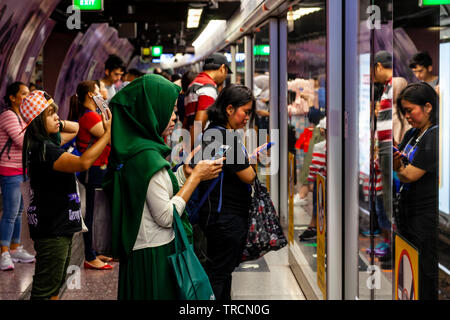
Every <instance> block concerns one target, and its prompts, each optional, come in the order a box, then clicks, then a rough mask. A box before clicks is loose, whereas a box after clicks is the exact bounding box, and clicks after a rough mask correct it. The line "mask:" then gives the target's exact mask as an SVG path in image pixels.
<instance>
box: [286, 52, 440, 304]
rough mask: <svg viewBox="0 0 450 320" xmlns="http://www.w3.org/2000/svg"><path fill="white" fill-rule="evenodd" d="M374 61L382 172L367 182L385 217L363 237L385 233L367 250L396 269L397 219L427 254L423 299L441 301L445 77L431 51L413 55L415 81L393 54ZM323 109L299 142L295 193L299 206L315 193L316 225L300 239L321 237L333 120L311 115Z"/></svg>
mask: <svg viewBox="0 0 450 320" xmlns="http://www.w3.org/2000/svg"><path fill="white" fill-rule="evenodd" d="M373 61H374V65H373V66H372V75H373V79H372V80H373V82H374V87H375V90H374V91H375V92H374V93H375V94H374V102H375V103H374V111H375V112H374V114H375V117H376V135H375V152H374V173H375V174H374V176H373V183H371V182H370V181H371V180H370V178H369V177H366V178H361V179H360V180H361V181H362V183H363V192H364V195H365V198H367V199H369V205H370V206H371V207H372V202H374V205H373V207H374V208H375V214H376V217H377V219H376V226H375V227H374V228H371V230H367V231H363V232H362V234H363V235H365V236H379V235H381V237H382V240H381V241H379V243H378V244H377V246H376V247H375V248H373V249H367V253H369V254H374V255H375V256H377V257H378V261H379V262H380V263H381V267H382V268H383V269H390V268H392V245H391V239H392V232H391V230H392V225H391V223H392V222H394V223H395V230H396V231H397V233H398V234H400V235H401V236H403V237H404V238H405V239H406V240H407V241H409V242H410V243H411V244H412V245H413V246H414V247H415V248H416V249H417V250H418V251H419V253H420V257H419V288H420V289H419V291H420V292H419V297H420V299H437V295H438V254H437V250H438V249H437V248H438V238H437V237H438V170H439V166H438V151H437V150H438V145H439V141H438V133H439V128H438V124H439V121H438V112H439V103H438V95H439V77H438V76H436V75H434V74H433V67H432V59H431V57H430V55H429V54H428V53H426V52H418V53H417V54H415V55H414V56H413V57H412V58H411V61H410V62H409V67H410V68H411V70H412V71H413V73H414V75H415V76H416V78H417V80H419V81H418V82H414V83H410V84H408V83H407V81H406V80H405V79H404V78H402V77H394V76H393V74H394V72H393V58H392V54H391V53H389V52H387V51H379V52H377V53H376V54H375V56H374V59H373ZM315 110H316V109H313V107H311V108H310V111H309V112H308V118H309V123H310V124H311V126H310V127H307V128H306V129H305V131H304V132H303V133H302V135H301V136H300V138H299V139H298V140H297V144H296V148H297V149H300V150H302V151H303V152H304V153H305V158H304V162H303V167H302V168H301V177H302V178H301V179H300V181H299V182H300V183H299V185H300V192H299V193H297V194H296V195H295V197H294V204H295V205H299V206H305V205H307V204H309V201H308V200H307V195H308V193H309V192H313V215H312V217H311V221H310V224H309V226H308V228H307V229H306V230H304V231H303V233H301V234H300V236H299V238H300V241H311V240H315V239H316V235H317V231H316V199H315V194H316V191H315V175H316V174H317V173H320V174H322V175H323V176H326V140H323V141H322V142H320V140H318V137H320V135H322V139H324V137H323V134H324V132H325V130H326V122H325V118H323V119H322V120H320V119H317V117H314V115H313V114H311V112H314V111H315ZM318 130H320V131H321V134H319V131H318ZM311 149H312V150H311ZM372 194H373V195H374V197H372ZM373 229H375V230H373ZM372 250H373V252H372Z"/></svg>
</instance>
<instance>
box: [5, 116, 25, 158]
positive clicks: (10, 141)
mask: <svg viewBox="0 0 450 320" xmlns="http://www.w3.org/2000/svg"><path fill="white" fill-rule="evenodd" d="M11 111H12V112H14V114H15V115H16V117H17V120H18V121H19V125H20V126H22V122H21V121H20V117H19V115H18V114H17V113H16V112H15V111H14V110H11ZM12 144H13V139H12V138H11V137H8V140H6V143H5V145H4V146H3V148H2V151H0V158H1V157H2V155H3V152H5V149H6V155H7V156H8V160H11V157H10V156H9V152H10V151H11V147H12Z"/></svg>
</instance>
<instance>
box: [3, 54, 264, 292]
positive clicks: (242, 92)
mask: <svg viewBox="0 0 450 320" xmlns="http://www.w3.org/2000/svg"><path fill="white" fill-rule="evenodd" d="M230 72H231V69H230V66H229V63H228V61H227V60H226V58H225V56H224V55H223V54H220V53H214V54H212V55H211V56H210V57H208V58H206V60H205V63H204V66H203V72H200V73H199V74H196V73H194V72H192V71H188V72H186V73H185V74H183V75H177V74H175V75H173V76H171V75H170V74H169V73H168V72H163V71H162V70H158V69H155V71H154V73H152V74H143V73H141V72H140V71H138V70H135V69H130V70H127V71H126V70H125V67H124V64H123V61H122V60H121V59H120V58H119V57H118V56H116V55H111V56H110V57H109V58H108V60H107V61H106V63H105V76H104V77H103V78H102V79H99V80H85V81H82V82H80V83H79V84H78V86H77V88H76V92H74V94H73V96H72V97H71V99H70V109H69V114H68V117H67V119H61V118H60V117H59V115H58V105H57V104H56V103H55V101H54V100H53V99H52V97H51V96H50V95H49V94H48V93H47V92H46V91H44V90H40V89H34V90H30V89H29V88H28V87H27V85H25V84H23V83H20V82H16V83H13V84H11V85H10V86H9V87H8V89H7V93H6V97H5V101H6V103H7V108H6V109H5V111H3V112H2V114H1V115H0V124H1V130H0V144H2V149H3V150H2V154H1V157H0V179H1V181H0V182H1V188H2V196H3V208H4V209H3V216H2V219H1V221H0V238H1V250H2V254H1V260H0V267H1V269H2V270H5V271H6V270H13V269H14V263H17V262H23V263H33V262H35V273H34V276H33V283H32V290H31V299H58V294H59V291H60V289H61V287H62V286H63V284H64V282H65V279H66V272H67V268H68V266H69V261H70V257H71V248H72V239H73V236H74V234H75V233H78V232H82V233H83V240H84V256H85V257H84V258H85V259H84V268H86V269H95V270H111V269H113V266H112V265H111V264H110V262H111V261H112V260H113V259H117V260H118V261H119V263H120V271H119V290H118V299H176V298H177V289H176V285H175V278H174V275H173V274H172V272H171V271H170V267H169V264H168V259H167V257H168V256H169V255H171V254H173V253H174V252H175V244H174V237H175V235H174V229H173V226H172V225H173V219H174V217H173V214H174V212H176V213H177V214H179V216H180V217H181V219H182V221H183V226H184V229H185V232H186V234H187V236H188V238H189V239H190V241H191V242H192V243H194V247H196V249H199V248H204V249H205V252H206V256H207V260H206V262H204V267H205V270H206V272H207V274H208V277H209V279H210V283H211V286H212V288H213V291H214V294H215V297H216V299H220V300H229V299H231V273H232V272H233V270H234V268H235V267H236V266H238V265H239V263H240V261H241V257H242V253H243V250H244V244H245V240H246V235H247V223H248V213H249V207H250V200H251V184H252V182H253V180H254V179H255V177H256V171H255V168H254V166H255V165H254V164H253V165H250V163H249V157H251V156H255V155H256V153H257V151H258V150H259V149H257V150H255V151H253V152H252V153H251V154H250V155H249V153H248V152H247V151H246V150H245V147H244V144H243V142H242V141H241V140H240V138H238V137H237V136H234V137H233V139H234V140H233V142H235V143H233V144H232V145H231V149H230V150H228V151H227V153H226V155H225V156H224V157H220V158H219V159H214V160H208V159H211V157H209V156H213V154H211V155H208V157H207V158H208V159H206V160H201V161H199V162H196V163H194V162H193V161H191V159H194V157H195V155H196V154H197V152H202V151H200V150H204V149H205V150H206V149H207V147H208V146H207V144H208V143H209V142H208V141H203V140H202V139H203V138H202V136H200V137H197V138H199V139H200V140H199V141H201V142H200V144H202V145H203V148H202V147H197V148H195V149H194V150H193V151H191V150H192V148H189V146H188V145H190V146H191V147H193V144H194V140H192V141H185V142H186V145H187V146H188V147H187V148H186V150H188V152H187V157H184V162H183V163H181V165H180V166H177V167H176V168H174V170H172V167H171V161H170V159H169V158H168V157H169V156H170V154H171V149H170V147H169V146H168V145H167V143H166V138H167V137H168V136H170V135H171V134H172V132H173V130H174V127H175V123H176V122H181V123H183V126H184V128H186V129H187V130H191V126H192V124H193V123H194V121H200V123H201V124H202V128H201V129H202V131H208V130H209V129H211V128H215V129H218V130H219V132H221V134H222V135H223V138H224V140H223V142H225V141H226V139H225V136H226V135H227V134H228V132H229V131H230V129H231V130H237V129H241V128H243V127H245V125H246V124H247V122H249V121H250V120H251V119H253V117H254V115H255V111H256V99H255V98H254V96H253V93H252V90H251V89H249V88H247V87H245V86H243V85H233V84H229V85H227V86H224V82H225V80H226V78H227V75H228V74H229V73H230ZM105 105H106V106H109V108H104V106H105ZM191 143H192V144H191ZM223 144H224V143H223ZM3 145H4V146H5V147H3ZM238 159H245V160H244V161H243V163H240V162H239V161H238ZM219 175H220V177H221V183H220V188H219V186H217V187H216V188H215V189H213V191H212V192H211V193H210V194H209V196H208V199H209V201H208V202H207V203H205V204H203V205H202V207H201V208H199V217H200V218H199V221H198V222H196V223H192V224H191V222H190V221H189V217H188V215H187V213H186V210H185V208H186V204H187V203H188V202H189V200H190V198H191V196H192V194H193V193H195V192H197V193H199V194H203V193H205V192H206V191H205V190H206V189H208V187H209V185H210V182H211V181H212V180H213V179H214V178H217V177H219ZM80 185H83V186H84V189H85V197H84V201H85V209H86V211H85V214H83V213H82V211H81V207H82V206H81V201H82V200H83V199H81V198H80V192H79V186H80ZM99 188H100V189H103V190H104V191H105V193H106V194H107V195H108V197H109V199H110V201H111V210H112V243H111V245H112V252H111V254H110V255H111V256H107V255H104V254H102V253H98V252H96V251H95V247H94V244H93V232H92V229H93V221H94V214H95V210H94V209H95V207H96V203H97V202H96V197H95V196H96V189H99ZM21 189H22V190H21ZM244 194H245V195H246V196H245V197H243V195H244ZM22 195H23V196H22ZM26 198H29V199H28V204H27V203H26V201H25V200H26ZM24 201H25V208H24ZM218 202H220V204H221V205H219V206H218ZM24 209H25V212H26V214H27V217H28V227H29V231H30V237H31V238H32V240H33V242H34V249H35V252H36V255H35V256H34V255H32V254H31V253H29V252H27V251H26V250H25V249H24V248H23V246H21V245H20V230H21V221H22V218H21V215H22V211H23V210H24ZM219 212H220V214H219ZM197 233H199V234H201V235H200V236H199V235H198V234H197ZM224 239H226V240H224ZM194 240H197V241H196V242H195V241H194ZM144 270H145V271H144ZM105 272H107V271H105Z"/></svg>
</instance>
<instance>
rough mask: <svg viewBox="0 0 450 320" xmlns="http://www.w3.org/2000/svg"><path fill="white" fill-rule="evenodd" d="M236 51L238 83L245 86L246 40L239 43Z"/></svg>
mask: <svg viewBox="0 0 450 320" xmlns="http://www.w3.org/2000/svg"><path fill="white" fill-rule="evenodd" d="M236 47H237V50H236V83H238V84H245V49H244V40H243V39H241V40H238V41H237V46H236Z"/></svg>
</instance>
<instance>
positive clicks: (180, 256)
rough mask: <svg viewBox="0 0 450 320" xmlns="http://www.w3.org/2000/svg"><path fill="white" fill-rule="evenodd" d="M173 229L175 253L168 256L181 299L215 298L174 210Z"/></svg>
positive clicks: (206, 276)
mask: <svg viewBox="0 0 450 320" xmlns="http://www.w3.org/2000/svg"><path fill="white" fill-rule="evenodd" d="M173 221H174V223H173V229H174V232H175V253H174V254H172V255H170V256H168V257H167V259H168V260H169V265H170V266H171V268H172V270H173V272H174V276H175V280H176V285H177V289H178V298H179V299H180V300H215V296H214V292H213V290H212V287H211V284H210V282H209V278H208V275H207V274H206V272H205V270H204V269H203V267H202V265H201V263H200V261H199V260H198V258H197V256H196V255H195V253H194V249H193V248H192V245H191V244H190V243H189V242H188V239H187V236H186V233H185V231H184V228H183V224H182V222H181V218H180V216H179V215H178V212H177V210H176V209H175V206H174V210H173Z"/></svg>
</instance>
